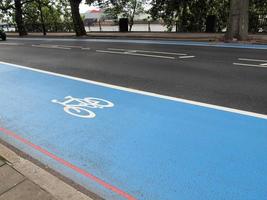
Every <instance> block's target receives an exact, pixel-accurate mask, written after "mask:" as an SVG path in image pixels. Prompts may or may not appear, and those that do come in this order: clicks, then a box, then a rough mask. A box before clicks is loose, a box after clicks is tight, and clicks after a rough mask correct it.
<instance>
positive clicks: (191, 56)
mask: <svg viewBox="0 0 267 200" xmlns="http://www.w3.org/2000/svg"><path fill="white" fill-rule="evenodd" d="M195 57H196V56H179V58H182V59H183V58H195Z"/></svg>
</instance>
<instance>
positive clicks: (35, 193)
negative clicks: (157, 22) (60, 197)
mask: <svg viewBox="0 0 267 200" xmlns="http://www.w3.org/2000/svg"><path fill="white" fill-rule="evenodd" d="M0 200H55V198H54V197H53V196H51V195H50V194H49V193H47V192H46V191H44V190H42V189H41V188H40V187H39V186H37V185H36V184H34V183H32V182H31V181H29V180H25V181H23V182H22V183H20V184H19V185H17V186H16V187H14V188H12V189H11V190H9V191H8V192H6V193H4V194H3V195H2V196H0Z"/></svg>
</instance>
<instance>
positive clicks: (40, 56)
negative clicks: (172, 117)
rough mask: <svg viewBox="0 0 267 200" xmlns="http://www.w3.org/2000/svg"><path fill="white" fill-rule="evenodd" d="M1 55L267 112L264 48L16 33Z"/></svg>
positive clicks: (19, 61)
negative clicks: (37, 36) (19, 37)
mask: <svg viewBox="0 0 267 200" xmlns="http://www.w3.org/2000/svg"><path fill="white" fill-rule="evenodd" d="M246 59H248V60H246ZM249 59H252V60H249ZM0 60H1V61H6V62H10V63H14V64H20V65H26V66H29V67H33V68H39V69H43V70H47V71H52V72H57V73H61V74H67V75H71V76H76V77H81V78H85V79H90V80H96V81H100V82H105V83H111V84H115V85H120V86H125V87H129V88H134V89H139V90H144V91H149V92H154V93H159V94H164V95H168V96H173V97H179V98H184V99H188V100H194V101H199V102H204V103H210V104H215V105H220V106H226V107H230V108H235V109H241V110H245V111H251V112H256V113H262V114H267V106H266V105H267V67H266V65H264V64H265V63H267V50H264V49H263V50H262V49H242V48H217V47H201V46H185V45H160V44H134V43H120V42H116V41H113V42H105V41H102V42H101V41H100V42H98V41H79V40H76V41H73V40H72V41H68V40H65V41H60V40H59V41H57V40H49V39H48V40H47V39H46V40H42V39H40V40H36V39H34V40H31V39H27V40H17V39H12V40H8V41H7V42H0ZM258 60H259V61H258ZM234 63H235V64H234ZM243 64H244V65H243Z"/></svg>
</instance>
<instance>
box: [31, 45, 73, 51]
mask: <svg viewBox="0 0 267 200" xmlns="http://www.w3.org/2000/svg"><path fill="white" fill-rule="evenodd" d="M32 47H37V48H48V49H64V50H70V49H71V48H65V47H58V46H56V45H51V46H49V45H34V44H33V45H32Z"/></svg>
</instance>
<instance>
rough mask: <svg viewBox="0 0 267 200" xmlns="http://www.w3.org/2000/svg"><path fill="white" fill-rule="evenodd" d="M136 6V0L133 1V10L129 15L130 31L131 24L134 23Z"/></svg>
mask: <svg viewBox="0 0 267 200" xmlns="http://www.w3.org/2000/svg"><path fill="white" fill-rule="evenodd" d="M136 6H137V0H135V2H134V7H133V12H132V14H131V16H130V32H131V31H132V28H133V25H134V17H135V12H136Z"/></svg>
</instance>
